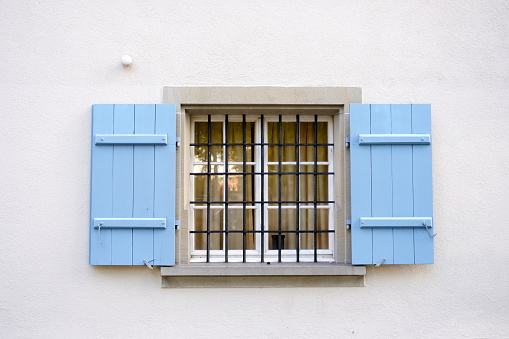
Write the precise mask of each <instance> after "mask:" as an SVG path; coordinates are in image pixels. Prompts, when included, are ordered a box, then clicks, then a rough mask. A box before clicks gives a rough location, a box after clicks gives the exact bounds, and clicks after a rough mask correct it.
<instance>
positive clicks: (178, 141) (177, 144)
mask: <svg viewBox="0 0 509 339" xmlns="http://www.w3.org/2000/svg"><path fill="white" fill-rule="evenodd" d="M176 140H177V141H176V143H175V144H176V146H177V147H180V137H177V138H176Z"/></svg>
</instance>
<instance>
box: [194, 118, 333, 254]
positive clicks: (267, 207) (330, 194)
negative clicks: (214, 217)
mask: <svg viewBox="0 0 509 339" xmlns="http://www.w3.org/2000/svg"><path fill="white" fill-rule="evenodd" d="M299 118H300V121H301V122H314V121H315V120H314V115H311V114H300V116H299ZM228 120H229V121H230V122H238V121H242V116H241V115H236V114H235V113H233V114H229V115H228ZM281 120H282V121H283V122H285V121H292V122H293V121H295V115H285V116H282V119H281ZM317 120H318V121H321V122H327V134H328V140H327V143H329V144H333V143H334V128H333V117H332V116H329V115H321V116H318V117H317ZM207 121H208V116H207V115H196V116H192V117H191V121H190V122H191V123H190V138H194V135H195V130H194V128H195V123H196V122H207ZM218 121H220V122H223V124H222V126H223V131H224V129H225V128H226V125H225V124H224V121H225V115H214V116H211V122H218ZM277 121H279V115H278V114H277V110H275V112H274V114H271V113H267V114H264V126H261V121H260V115H246V122H255V142H256V143H259V142H261V140H260V136H261V130H260V129H261V128H263V129H264V135H265V136H268V123H269V122H277ZM224 135H226V134H225V133H223V136H224ZM193 142H195V141H194V140H193V139H191V143H193ZM223 142H224V140H223ZM255 148H256V151H255V157H256V159H255V161H254V162H253V163H247V164H248V165H254V166H255V172H260V171H261V165H262V164H261V162H262V160H261V152H260V146H255ZM264 152H265V154H268V146H264ZM223 153H224V150H223ZM189 157H190V158H189V161H190V164H191V167H193V166H194V165H206V163H199V162H195V161H194V151H193V147H192V146H191V151H190V152H189ZM327 158H328V161H327V162H323V163H322V162H320V163H318V165H327V166H328V170H327V171H328V172H330V173H333V172H334V147H333V146H328V157H327ZM264 161H265V163H264V164H263V165H264V172H265V173H267V172H268V166H270V165H277V164H279V163H278V162H276V163H271V162H269V161H268V159H265V160H264ZM212 164H216V163H212ZM217 164H219V165H220V164H224V159H223V162H221V163H217ZM228 164H229V165H230V164H235V163H231V162H229V163H228ZM239 164H243V163H239ZM288 164H293V165H296V163H293V162H292V163H283V165H288ZM299 165H314V162H299ZM265 177H266V178H267V176H265ZM328 179H329V180H328V197H327V200H329V201H334V190H335V189H334V186H335V185H334V180H333V178H328ZM260 181H261V179H260V176H259V175H257V176H255V189H256V187H259V185H260V184H261V182H260ZM264 186H265V187H264V192H265V195H266V196H265V197H264V200H266V199H267V198H268V197H267V195H268V190H269V187H268V180H264ZM189 191H190V192H191V200H195V199H194V197H193V193H192V192H194V180H193V179H192V178H191V180H190V189H189ZM255 194H256V200H257V201H260V200H261V195H260V194H261V192H260V190H258V189H256V193H255ZM311 207H312V206H311V205H310V206H304V205H303V206H299V209H306V208H311ZM204 208H206V207H201V206H200V207H196V206H190V222H189V225H190V227H189V230H192V229H194V227H193V220H194V211H195V210H198V209H204ZM211 208H213V209H221V210H223V211H224V210H225V208H224V207H219V206H217V207H216V206H214V207H212V206H211ZM229 208H235V207H233V206H231V207H229ZM277 208H278V207H277V206H270V205H269V204H266V205H265V211H266V212H265V213H264V224H265V225H268V214H269V213H268V210H270V209H277ZM283 208H284V207H283ZM318 208H319V209H325V208H326V209H328V210H329V223H328V225H329V230H335V225H334V210H335V208H334V204H329V205H328V206H323V205H320V206H319V207H318ZM249 209H255V220H256V222H255V229H257V230H259V229H260V227H259V226H260V224H261V208H260V206H259V204H257V206H255V207H253V208H249ZM224 221H225V219H224V218H223V222H224ZM223 229H224V225H223ZM264 237H265V244H266V246H267V245H268V244H269V240H268V239H269V238H268V237H269V234H268V233H265V234H264ZM194 238H195V237H193V236H190V249H191V254H190V256H191V258H190V262H206V254H207V250H196V249H194V248H195V245H194ZM328 242H329V246H328V249H318V250H317V261H318V262H330V261H334V248H335V233H334V232H331V233H329V241H328ZM260 250H261V236H260V234H256V249H255V250H246V262H260V260H261V251H260ZM242 255H243V251H242V250H229V251H228V262H242V261H243V257H242ZM277 261H278V250H270V249H268V248H265V251H264V261H263V262H277ZM295 261H296V251H295V250H294V249H285V250H281V262H295ZM209 262H225V251H224V250H209ZM299 262H314V250H313V249H300V251H299Z"/></svg>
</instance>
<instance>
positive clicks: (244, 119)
mask: <svg viewBox="0 0 509 339" xmlns="http://www.w3.org/2000/svg"><path fill="white" fill-rule="evenodd" d="M246 171H247V166H246V115H245V114H244V115H242V173H243V174H242V262H246V247H247V246H246V245H247V244H246V240H247V235H246Z"/></svg>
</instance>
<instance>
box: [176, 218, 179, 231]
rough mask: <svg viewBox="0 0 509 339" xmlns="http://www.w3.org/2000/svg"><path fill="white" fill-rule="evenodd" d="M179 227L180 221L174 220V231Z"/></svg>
mask: <svg viewBox="0 0 509 339" xmlns="http://www.w3.org/2000/svg"><path fill="white" fill-rule="evenodd" d="M179 226H180V220H175V229H176V230H178V229H179Z"/></svg>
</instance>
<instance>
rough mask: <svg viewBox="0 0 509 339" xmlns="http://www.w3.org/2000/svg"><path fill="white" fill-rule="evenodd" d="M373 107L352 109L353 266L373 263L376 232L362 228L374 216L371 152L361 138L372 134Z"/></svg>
mask: <svg viewBox="0 0 509 339" xmlns="http://www.w3.org/2000/svg"><path fill="white" fill-rule="evenodd" d="M370 129H371V124H370V106H369V105H363V104H352V105H350V139H351V143H350V168H351V170H350V179H351V188H352V189H351V192H352V193H351V206H352V264H354V265H363V264H371V263H372V262H373V255H372V254H373V246H372V245H373V242H372V240H373V239H372V238H373V230H372V229H369V228H368V229H365V228H360V217H361V216H369V215H371V152H370V147H366V146H361V145H359V142H358V138H359V134H369V133H370Z"/></svg>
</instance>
